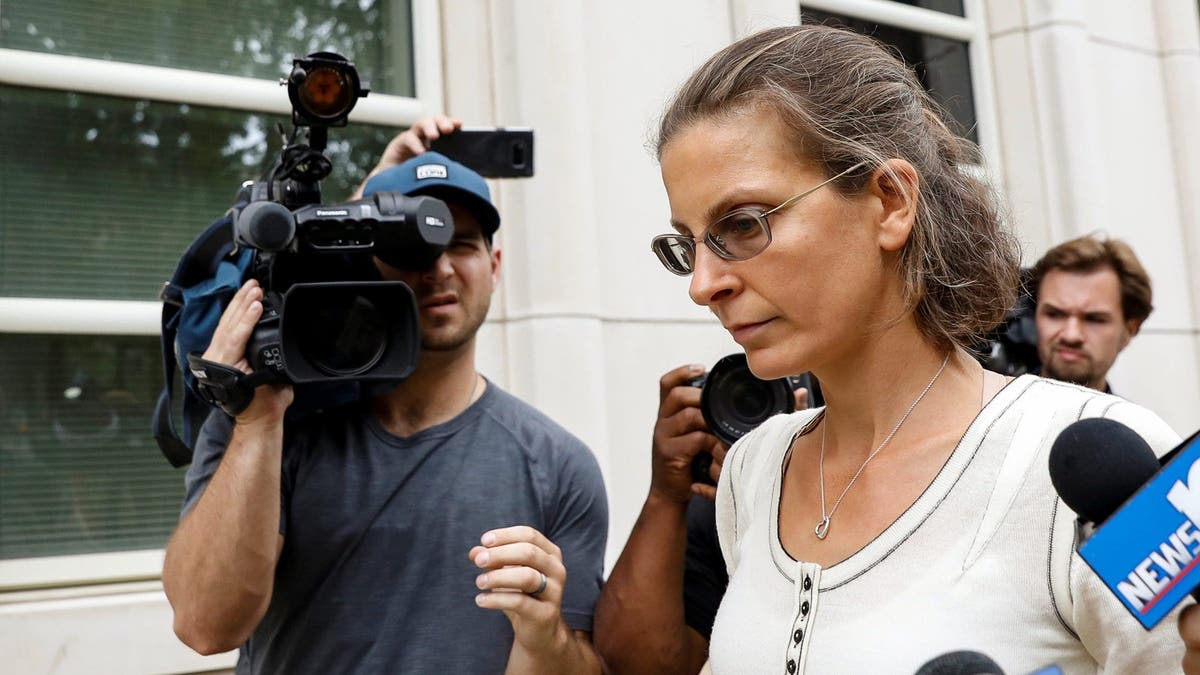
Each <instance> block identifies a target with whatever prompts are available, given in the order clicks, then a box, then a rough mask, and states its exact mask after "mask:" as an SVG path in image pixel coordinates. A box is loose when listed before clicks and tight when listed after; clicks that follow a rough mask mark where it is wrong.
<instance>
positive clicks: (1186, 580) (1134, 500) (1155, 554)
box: [1050, 418, 1200, 630]
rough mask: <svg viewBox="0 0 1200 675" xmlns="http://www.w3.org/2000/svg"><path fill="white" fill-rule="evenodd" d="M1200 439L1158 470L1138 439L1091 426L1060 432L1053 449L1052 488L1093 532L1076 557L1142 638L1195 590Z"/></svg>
mask: <svg viewBox="0 0 1200 675" xmlns="http://www.w3.org/2000/svg"><path fill="white" fill-rule="evenodd" d="M1198 439H1200V433H1197V434H1195V435H1193V436H1192V437H1191V438H1189V439H1188V440H1186V441H1184V442H1183V443H1181V444H1180V445H1179V446H1178V447H1176V448H1175V449H1174V450H1172V451H1171V452H1170V453H1168V454H1167V455H1166V456H1164V458H1163V463H1160V460H1159V459H1158V458H1157V457H1155V455H1154V451H1153V450H1151V449H1150V446H1149V445H1148V444H1147V443H1146V441H1145V440H1144V439H1143V438H1142V437H1141V436H1139V435H1138V434H1137V432H1135V431H1133V430H1132V429H1130V428H1129V427H1127V426H1125V425H1124V424H1121V423H1120V422H1116V421H1114V420H1109V419H1102V418H1092V419H1084V420H1079V421H1077V422H1074V423H1072V424H1071V425H1069V426H1068V427H1067V428H1065V429H1063V431H1062V433H1061V434H1059V436H1058V438H1056V439H1055V441H1054V444H1053V445H1052V446H1051V448H1050V482H1051V483H1053V484H1054V489H1055V490H1056V491H1057V492H1058V495H1059V497H1061V498H1062V500H1063V502H1064V503H1066V505H1067V506H1069V507H1071V509H1072V510H1073V511H1075V513H1077V514H1079V523H1080V525H1081V526H1084V525H1086V524H1089V523H1090V524H1091V525H1093V526H1094V527H1095V529H1094V531H1092V533H1091V535H1090V536H1088V537H1087V538H1086V539H1082V541H1081V542H1080V545H1079V555H1080V557H1082V558H1083V560H1084V562H1086V563H1087V564H1088V565H1089V566H1090V567H1091V568H1092V570H1093V571H1094V572H1095V573H1096V575H1097V576H1098V577H1100V579H1101V580H1102V581H1103V582H1104V583H1105V585H1107V586H1108V587H1109V590H1110V591H1111V592H1112V593H1113V595H1115V596H1116V597H1117V599H1118V600H1120V601H1121V603H1122V604H1123V605H1124V606H1125V608H1126V610H1128V611H1129V612H1130V614H1132V615H1133V616H1134V618H1136V619H1137V620H1138V621H1139V622H1140V623H1141V624H1142V626H1143V627H1145V628H1146V629H1147V630H1149V629H1150V628H1153V627H1154V626H1155V625H1156V624H1157V623H1158V622H1159V621H1161V620H1162V619H1163V617H1165V616H1166V615H1167V614H1168V613H1170V611H1171V609H1172V608H1173V607H1174V606H1175V605H1176V604H1178V603H1179V601H1180V600H1182V599H1183V597H1184V596H1185V595H1187V593H1188V592H1189V591H1191V590H1192V589H1194V588H1196V587H1197V585H1198V584H1200V569H1197V564H1198V563H1200V557H1198V554H1200V528H1198V527H1197V524H1198V523H1200V441H1198ZM1087 529H1088V528H1086V527H1081V529H1080V531H1081V533H1086V532H1087Z"/></svg>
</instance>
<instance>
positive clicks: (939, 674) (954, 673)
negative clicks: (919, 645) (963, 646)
mask: <svg viewBox="0 0 1200 675" xmlns="http://www.w3.org/2000/svg"><path fill="white" fill-rule="evenodd" d="M917 675H1004V670H1003V669H1001V668H1000V665H999V664H998V663H996V662H995V661H993V660H992V659H991V658H989V657H988V656H986V655H984V654H980V653H979V652H973V651H969V650H963V651H958V652H950V653H948V654H942V655H941V656H939V657H937V658H934V659H932V660H930V661H927V662H926V663H925V665H923V666H921V668H920V670H918V671H917Z"/></svg>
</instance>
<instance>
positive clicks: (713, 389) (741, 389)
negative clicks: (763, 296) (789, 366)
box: [688, 352, 824, 485]
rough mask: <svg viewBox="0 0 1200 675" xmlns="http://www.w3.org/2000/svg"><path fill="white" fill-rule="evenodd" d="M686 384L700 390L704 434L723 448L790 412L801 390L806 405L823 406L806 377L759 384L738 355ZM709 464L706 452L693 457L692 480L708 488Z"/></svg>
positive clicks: (817, 390)
mask: <svg viewBox="0 0 1200 675" xmlns="http://www.w3.org/2000/svg"><path fill="white" fill-rule="evenodd" d="M688 384H689V385H691V386H693V387H700V388H701V392H700V413H701V414H702V415H704V422H705V423H706V424H708V430H709V431H711V432H712V433H713V435H715V436H716V437H717V438H718V439H720V440H721V442H723V443H725V444H726V445H733V443H734V442H735V441H737V440H738V439H739V438H741V437H742V436H745V435H746V434H747V433H749V432H750V431H752V430H753V429H754V428H755V427H757V426H758V425H760V424H762V423H763V422H765V421H766V420H767V418H769V417H772V416H774V415H778V414H781V413H789V412H792V411H794V410H795V409H796V396H795V391H796V390H797V389H800V388H801V387H806V388H807V389H808V401H809V405H813V406H817V405H823V404H824V399H823V398H822V396H821V388H820V386H819V384H818V383H817V379H816V378H815V377H813V376H812V375H811V374H810V373H802V374H800V375H793V376H790V377H781V378H779V379H775V380H762V379H759V378H758V377H756V376H755V375H754V373H752V372H750V366H749V365H748V364H747V363H746V355H745V354H743V353H741V352H737V353H735V354H730V355H728V356H725V357H722V358H721V359H720V360H718V361H717V362H716V363H715V364H714V365H713V367H712V369H711V370H709V371H708V374H707V375H701V376H700V377H697V378H695V379H693V380H690V381H689V382H688ZM712 461H713V458H712V455H710V454H709V453H707V452H702V453H700V454H698V455H696V457H695V458H694V459H693V460H692V480H693V481H695V482H697V483H707V484H709V485H711V484H712V482H713V481H712V478H711V477H710V476H709V473H708V470H709V467H710V466H712Z"/></svg>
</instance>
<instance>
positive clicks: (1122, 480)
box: [1050, 417, 1161, 525]
mask: <svg viewBox="0 0 1200 675" xmlns="http://www.w3.org/2000/svg"><path fill="white" fill-rule="evenodd" d="M1160 468H1161V467H1160V466H1159V464H1158V457H1156V456H1155V455H1154V451H1153V450H1151V449H1150V445H1149V444H1148V443H1146V440H1145V439H1143V438H1142V437H1141V436H1139V435H1138V434H1137V432H1135V431H1134V430H1133V429H1130V428H1129V427H1127V426H1125V425H1124V424H1121V423H1120V422H1116V421H1113V420H1110V419H1105V418H1103V417H1094V418H1088V419H1082V420H1079V421H1078V422H1074V423H1072V424H1071V425H1069V426H1068V427H1067V428H1066V429H1063V430H1062V433H1060V434H1059V435H1058V438H1056V439H1054V445H1052V446H1050V482H1051V483H1053V484H1054V489H1055V490H1056V491H1057V492H1058V496H1059V497H1062V500H1063V501H1064V502H1066V504H1067V506H1069V507H1071V510H1072V511H1074V512H1075V513H1077V514H1079V517H1080V518H1082V519H1083V520H1085V521H1087V522H1090V523H1095V524H1096V525H1100V524H1102V523H1103V522H1104V521H1106V520H1108V517H1109V516H1111V515H1112V514H1113V512H1114V511H1116V510H1117V508H1118V507H1120V506H1121V504H1124V503H1125V500H1127V499H1129V498H1130V497H1131V496H1132V495H1133V493H1135V492H1137V491H1138V488H1140V487H1142V486H1143V485H1145V484H1146V482H1147V481H1149V480H1150V478H1151V477H1153V476H1154V474H1156V473H1158V470H1159V469H1160Z"/></svg>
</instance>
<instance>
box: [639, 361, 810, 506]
mask: <svg viewBox="0 0 1200 675" xmlns="http://www.w3.org/2000/svg"><path fill="white" fill-rule="evenodd" d="M810 401H812V402H814V403H815V404H816V405H821V404H822V398H821V391H820V388H819V385H818V384H817V381H816V379H815V378H813V377H812V375H810V374H809V373H804V374H802V375H797V376H793V377H787V378H780V379H777V380H760V379H759V378H757V377H755V376H754V373H752V372H750V367H749V366H748V365H747V363H746V355H745V354H742V353H736V354H730V355H728V356H726V357H724V358H722V359H720V360H719V361H717V363H716V364H715V365H713V367H712V370H711V371H710V372H709V373H708V374H705V373H704V369H703V367H701V366H682V367H680V368H676V369H675V370H672V371H671V372H669V373H667V374H666V375H664V376H663V377H662V379H661V380H660V381H659V410H658V421H657V422H656V423H655V425H654V477H653V479H652V482H651V486H652V487H651V489H652V490H655V491H657V492H659V493H660V494H663V495H666V496H669V497H671V498H673V499H675V500H677V501H686V500H687V499H688V498H689V497H690V495H691V494H692V493H696V494H700V495H703V496H705V497H707V498H709V499H714V498H715V497H716V487H715V486H716V484H717V478H718V477H719V476H720V475H721V464H722V462H723V461H724V459H725V453H726V452H728V451H729V446H731V445H733V443H734V442H735V441H737V440H738V439H739V438H741V437H742V436H744V435H745V434H747V433H749V432H750V431H751V430H753V429H754V428H755V427H757V426H758V425H759V424H762V423H763V422H764V421H766V420H767V418H769V417H771V416H772V415H777V414H780V413H788V412H792V411H793V410H802V409H804V408H807V407H808V406H809V402H810Z"/></svg>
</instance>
